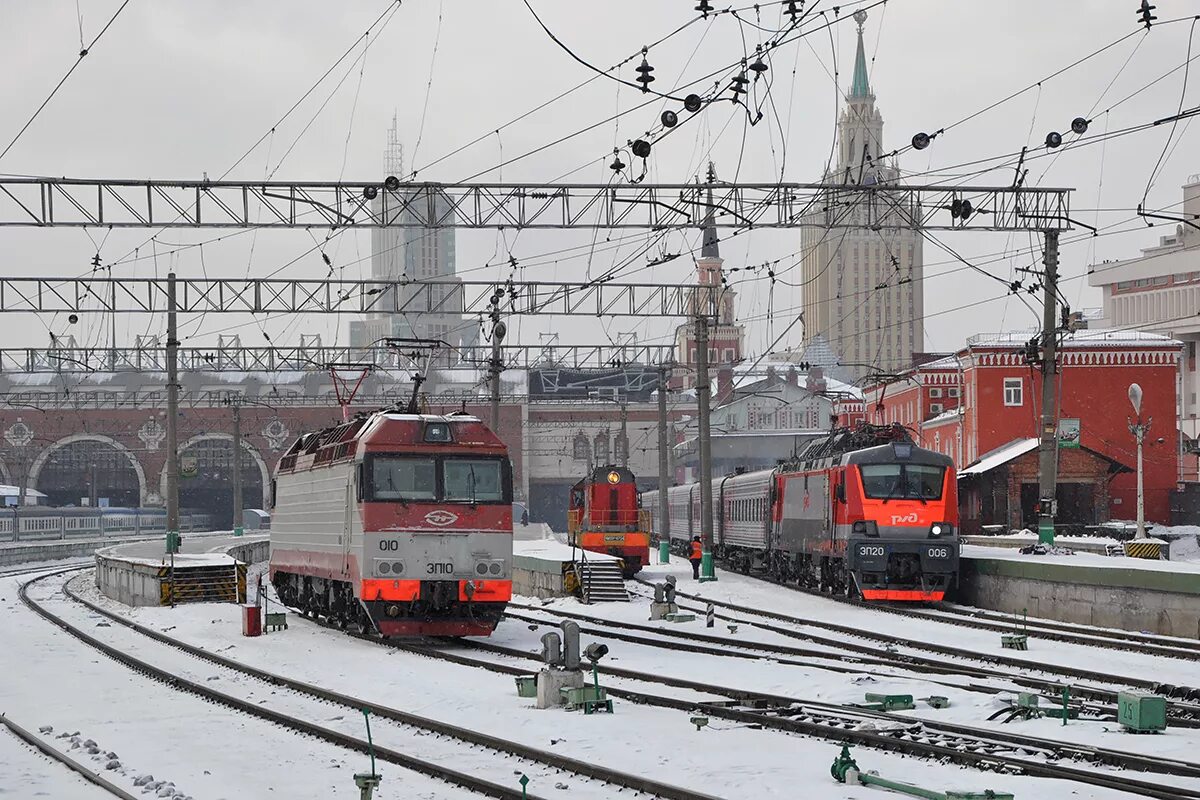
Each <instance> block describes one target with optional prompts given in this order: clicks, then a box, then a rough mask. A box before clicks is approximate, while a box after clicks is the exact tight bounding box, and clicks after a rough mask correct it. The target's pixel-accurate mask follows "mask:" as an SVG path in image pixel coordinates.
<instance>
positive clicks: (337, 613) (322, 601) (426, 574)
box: [271, 411, 513, 636]
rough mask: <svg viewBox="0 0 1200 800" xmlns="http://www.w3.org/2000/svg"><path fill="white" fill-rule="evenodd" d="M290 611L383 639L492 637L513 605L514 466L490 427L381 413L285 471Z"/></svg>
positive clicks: (310, 446)
mask: <svg viewBox="0 0 1200 800" xmlns="http://www.w3.org/2000/svg"><path fill="white" fill-rule="evenodd" d="M272 494H273V495H274V496H275V497H276V505H275V516H274V519H273V521H272V526H271V580H272V582H273V584H274V586H275V589H276V591H277V592H278V594H279V597H280V599H281V600H282V601H283V602H284V603H286V604H287V605H290V606H292V607H295V608H298V609H300V610H301V611H303V612H305V613H306V614H308V615H310V616H314V617H316V616H320V617H325V618H326V619H328V620H329V621H330V622H331V623H333V624H335V625H337V626H338V627H342V628H345V627H353V628H355V629H357V630H359V631H362V632H369V631H377V632H378V633H379V634H381V635H383V636H474V635H487V634H489V633H491V631H492V630H493V629H494V628H495V627H496V624H497V623H498V622H499V621H500V616H501V614H502V613H503V611H504V607H505V605H506V603H507V602H508V601H509V600H510V599H511V597H512V538H513V531H512V528H513V520H512V465H511V463H510V462H509V458H508V450H507V448H506V447H505V446H504V443H503V442H501V441H500V439H499V438H497V437H496V435H495V434H494V433H493V432H492V431H491V430H489V429H488V428H487V427H486V426H485V425H484V424H483V423H482V422H481V421H480V420H479V419H478V418H476V417H473V416H469V415H466V414H450V415H448V416H433V415H424V414H415V413H403V414H402V413H396V412H393V411H379V412H375V413H371V414H360V415H358V416H357V417H355V418H354V419H352V420H350V421H348V422H346V423H344V424H342V425H337V426H334V427H331V428H326V429H325V430H322V431H316V432H314V433H309V434H306V435H304V436H301V437H300V438H299V439H298V440H297V441H296V442H295V444H293V445H292V447H291V449H290V450H289V451H288V452H287V454H286V455H285V456H284V457H283V459H282V460H281V461H280V465H279V472H278V475H277V477H276V485H275V491H274V492H273V493H272Z"/></svg>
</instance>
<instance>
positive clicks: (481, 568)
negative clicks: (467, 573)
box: [475, 561, 488, 575]
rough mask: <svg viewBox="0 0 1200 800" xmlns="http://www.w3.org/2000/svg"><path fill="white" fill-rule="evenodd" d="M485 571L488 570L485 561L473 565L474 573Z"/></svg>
mask: <svg viewBox="0 0 1200 800" xmlns="http://www.w3.org/2000/svg"><path fill="white" fill-rule="evenodd" d="M487 572H488V565H487V563H486V562H484V561H480V562H479V563H478V564H476V565H475V574H476V575H487Z"/></svg>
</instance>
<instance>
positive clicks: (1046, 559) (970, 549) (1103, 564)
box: [962, 539, 1200, 591]
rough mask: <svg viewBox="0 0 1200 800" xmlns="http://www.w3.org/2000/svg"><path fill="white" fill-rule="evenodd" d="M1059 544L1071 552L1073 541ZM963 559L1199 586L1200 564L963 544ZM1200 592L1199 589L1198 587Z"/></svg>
mask: <svg viewBox="0 0 1200 800" xmlns="http://www.w3.org/2000/svg"><path fill="white" fill-rule="evenodd" d="M1058 544H1059V545H1061V546H1062V547H1065V548H1067V549H1070V547H1071V541H1070V540H1068V539H1059V540H1058ZM962 557H963V558H973V559H988V560H999V561H1017V562H1024V563H1029V564H1059V565H1063V566H1067V567H1087V568H1099V569H1106V570H1130V571H1134V572H1138V571H1148V572H1166V573H1178V574H1184V575H1194V576H1196V579H1197V581H1198V582H1200V563H1197V562H1195V561H1154V560H1151V559H1146V558H1126V557H1123V556H1102V555H1097V554H1095V553H1074V554H1073V555H1034V554H1026V553H1022V552H1020V551H1019V550H1014V549H1012V548H1008V547H984V546H982V545H976V544H964V545H963V546H962ZM1197 589H1198V591H1200V586H1198V587H1197Z"/></svg>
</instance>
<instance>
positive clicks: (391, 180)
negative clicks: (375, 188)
mask: <svg viewBox="0 0 1200 800" xmlns="http://www.w3.org/2000/svg"><path fill="white" fill-rule="evenodd" d="M383 188H385V189H387V190H388V191H389V192H394V191H396V190H397V189H399V188H400V179H399V178H397V177H396V176H395V175H388V176H387V178H385V179H384V181H383Z"/></svg>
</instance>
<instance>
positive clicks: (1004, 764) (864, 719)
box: [47, 576, 1200, 800]
mask: <svg viewBox="0 0 1200 800" xmlns="http://www.w3.org/2000/svg"><path fill="white" fill-rule="evenodd" d="M47 577H48V576H47ZM72 595H74V596H73V597H72V599H73V600H74V601H75V602H79V603H82V604H83V605H85V606H86V607H87V608H88V609H90V610H92V611H94V612H95V613H98V614H101V615H103V616H104V617H106V618H107V619H110V620H112V621H114V622H118V623H120V624H121V625H124V626H126V627H131V628H133V629H134V630H137V629H138V628H142V627H143V626H138V625H137V624H136V623H133V622H132V621H131V620H128V619H124V618H122V617H121V616H120V615H117V614H113V613H112V612H109V611H108V610H107V609H104V608H102V607H100V606H98V605H96V604H93V603H91V602H90V601H87V600H86V599H84V598H81V597H79V596H78V595H77V594H75V593H73V592H72V593H70V594H68V597H71V596H72ZM317 624H321V623H317ZM325 627H330V628H331V630H332V626H325ZM138 632H139V633H143V634H145V635H146V636H149V637H151V638H156V639H158V640H159V641H160V642H161V643H163V644H169V645H170V646H171V647H175V648H179V649H182V650H184V651H190V650H193V649H197V648H192V646H190V645H186V644H185V643H182V642H179V641H177V640H175V639H171V638H170V637H167V636H165V635H163V634H160V633H158V632H157V631H152V630H149V629H144V628H143V629H142V630H139V631H138ZM84 635H87V634H84ZM337 635H354V636H356V637H357V638H363V639H366V640H368V641H371V642H373V643H376V644H379V645H382V646H385V647H390V648H394V649H397V650H400V651H404V652H409V653H413V654H416V655H419V656H423V657H427V658H433V659H437V660H441V661H445V662H449V663H455V664H460V665H465V666H470V667H474V668H481V669H486V670H489V671H492V672H496V673H500V674H505V675H514V676H515V675H528V674H529V673H530V672H531V669H530V668H529V667H528V666H517V665H516V664H511V663H502V662H499V661H496V660H494V659H491V658H486V657H474V656H472V655H468V654H464V653H461V652H452V651H447V650H444V649H440V648H436V647H430V646H426V645H417V644H410V643H404V642H397V641H388V640H381V639H378V638H377V637H372V636H365V635H359V634H346V633H344V632H341V631H338V632H337ZM158 637H161V639H159V638H158ZM457 644H458V645H460V646H461V645H465V646H466V647H467V648H468V649H469V650H472V651H478V652H480V653H487V654H491V655H493V656H500V657H502V658H504V659H517V660H520V661H521V662H523V663H525V664H528V663H529V662H538V661H539V659H538V657H537V656H536V655H533V654H531V653H528V652H525V651H521V650H514V649H511V648H504V647H500V646H497V645H493V644H490V643H484V642H457ZM118 655H123V654H120V653H119V652H118ZM195 655H196V656H197V657H198V658H203V659H205V660H209V661H214V662H215V663H218V664H220V663H221V662H224V661H228V659H225V658H224V657H222V656H219V655H216V654H214V653H210V652H207V651H199V652H197V653H195ZM231 668H236V669H238V670H239V671H242V670H246V671H247V674H251V675H253V674H254V673H261V674H262V675H263V676H265V678H264V679H266V680H272V681H278V682H279V685H282V686H284V687H285V688H295V687H298V686H306V684H302V683H301V682H298V681H293V680H291V679H289V678H286V677H285V676H280V675H275V674H273V673H269V672H263V671H261V670H257V669H255V668H253V667H248V666H246V665H243V664H234V665H233V666H232V667H231ZM601 671H602V672H604V673H605V674H606V675H609V676H611V677H613V678H619V679H622V680H628V681H637V682H642V683H658V684H662V685H668V686H672V687H675V688H679V689H688V690H691V691H694V692H697V693H700V694H704V695H709V696H712V697H721V698H724V699H720V700H707V701H704V700H701V701H696V700H688V699H681V698H678V697H670V696H664V695H657V694H653V693H650V692H647V691H642V690H631V689H627V688H620V687H611V688H610V689H609V693H610V694H611V695H613V696H614V697H619V698H623V699H626V700H628V701H630V702H634V703H642V704H645V705H653V706H659V707H662V708H667V709H674V710H677V711H681V712H687V713H694V712H696V711H697V710H699V711H702V712H703V713H705V714H707V715H709V716H712V717H715V718H719V719H725V720H729V721H733V722H738V723H742V724H746V725H750V726H752V727H761V728H766V729H772V730H778V731H783V732H788V733H794V734H801V735H806V736H812V737H817V738H822V739H826V740H829V741H831V742H837V743H841V742H849V743H851V744H856V745H861V746H867V747H875V748H878V749H882V750H887V751H892V752H899V753H905V754H908V755H913V756H919V757H924V758H932V759H936V760H944V761H950V762H953V763H957V764H962V765H965V766H971V767H975V768H978V769H985V770H993V771H998V772H1001V773H1009V774H1024V775H1029V776H1035V777H1044V778H1057V779H1064V780H1068V781H1078V782H1081V783H1086V784H1089V785H1093V786H1101V787H1106V788H1111V789H1114V790H1119V791H1124V792H1129V793H1131V794H1136V795H1139V796H1143V797H1154V798H1163V800H1166V799H1167V798H1171V799H1172V800H1176V799H1178V800H1188V799H1191V798H1196V799H1200V789H1192V788H1188V787H1179V786H1177V785H1174V784H1169V783H1160V782H1157V781H1153V780H1146V779H1142V778H1135V777H1130V776H1127V775H1121V774H1116V773H1111V772H1105V771H1098V770H1097V769H1096V768H1095V767H1096V766H1097V765H1105V766H1111V767H1117V768H1119V769H1126V770H1137V771H1143V772H1146V773H1157V774H1158V775H1166V776H1177V777H1186V778H1190V779H1200V764H1193V763H1189V762H1183V761H1177V760H1176V761H1173V760H1169V759H1161V758H1157V757H1153V758H1152V757H1147V756H1143V755H1140V754H1135V753H1122V752H1119V751H1112V750H1106V749H1103V748H1093V747H1088V746H1084V745H1075V744H1070V743H1064V742H1057V741H1051V740H1038V739H1034V738H1031V737H1028V736H1017V735H1009V734H1004V733H998V732H994V731H978V730H976V729H971V728H967V727H965V726H953V725H945V724H942V723H930V722H928V721H925V720H916V719H899V718H896V717H892V716H888V715H886V714H882V713H877V712H872V711H869V710H865V709H853V710H850V709H846V708H845V707H842V706H838V705H834V704H823V703H814V702H808V701H802V700H797V699H795V698H789V697H782V696H774V695H769V694H762V693H755V692H744V691H740V690H735V689H730V688H727V687H719V686H712V685H708V684H702V683H698V682H693V681H684V680H679V679H673V678H669V677H665V676H658V675H651V674H647V673H640V672H636V671H632V670H624V669H619V668H615V667H602V668H601ZM200 688H207V687H200ZM312 688H314V689H316V691H318V692H321V693H323V692H327V691H328V690H325V689H322V688H320V687H312ZM189 690H190V687H189ZM334 694H336V693H334ZM341 698H342V699H343V700H350V702H351V703H353V704H361V702H362V701H361V700H358V699H356V698H346V697H345V696H341ZM217 701H218V702H221V700H219V699H218V700H217ZM356 707H357V706H356ZM269 713H271V712H269ZM282 724H288V725H289V727H291V725H290V723H289V722H286V721H285V722H283V723H282ZM302 724H308V723H303V722H302ZM471 733H472V734H474V735H477V734H475V733H474V732H471ZM361 744H363V745H365V743H361ZM510 744H511V743H510ZM351 747H352V748H353V749H358V748H357V747H355V746H354V744H351ZM378 752H379V751H378V748H377V754H378ZM551 755H554V754H551ZM1048 761H1050V762H1055V761H1074V762H1077V763H1080V764H1085V765H1087V766H1073V765H1062V764H1059V763H1047V762H1048ZM499 788H500V789H501V790H503V791H504V792H505V794H502V795H501V794H497V795H494V796H504V797H508V796H513V794H512V793H511V792H510V791H509V790H507V789H506V788H505V787H499ZM688 796H692V797H704V795H699V794H690V795H688Z"/></svg>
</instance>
